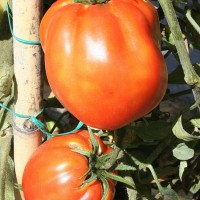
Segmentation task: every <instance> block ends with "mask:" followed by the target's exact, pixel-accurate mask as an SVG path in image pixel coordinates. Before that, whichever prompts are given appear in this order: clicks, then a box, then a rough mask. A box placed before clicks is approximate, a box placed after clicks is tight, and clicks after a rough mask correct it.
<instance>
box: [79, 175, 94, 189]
mask: <svg viewBox="0 0 200 200" xmlns="http://www.w3.org/2000/svg"><path fill="white" fill-rule="evenodd" d="M94 180H97V175H96V174H93V175H91V176H90V178H88V179H86V180H85V181H84V182H83V183H82V184H81V186H80V187H81V188H82V187H84V186H85V185H87V184H88V183H91V182H93V181H94Z"/></svg>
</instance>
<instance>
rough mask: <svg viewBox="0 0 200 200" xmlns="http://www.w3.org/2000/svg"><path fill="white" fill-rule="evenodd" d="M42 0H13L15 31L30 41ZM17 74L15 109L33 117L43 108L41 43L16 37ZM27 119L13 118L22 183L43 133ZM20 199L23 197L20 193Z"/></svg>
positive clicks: (35, 31)
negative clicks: (22, 40) (26, 166)
mask: <svg viewBox="0 0 200 200" xmlns="http://www.w3.org/2000/svg"><path fill="white" fill-rule="evenodd" d="M42 2H43V1H41V0H31V1H26V0H17V1H16V0H13V1H12V5H13V32H14V34H15V36H17V37H19V38H22V39H24V40H28V41H38V40H39V24H40V20H41V17H42V4H43V3H42ZM13 46H14V74H15V80H16V94H15V112H16V113H21V114H24V115H31V116H34V115H36V114H38V113H39V111H40V110H41V109H42V99H43V95H42V86H43V84H42V83H43V79H42V63H43V56H42V50H41V46H40V45H30V44H23V43H21V42H18V41H17V40H16V39H15V40H14V44H13ZM27 122H28V121H27V119H22V118H20V117H14V118H13V127H14V160H15V172H16V179H17V183H18V184H21V183H22V176H23V170H24V167H25V165H26V163H27V161H28V159H29V157H30V156H31V154H32V153H33V151H34V150H35V149H36V148H37V147H38V146H39V145H40V143H41V139H42V134H41V132H40V131H38V130H37V129H36V127H35V126H34V125H33V124H31V123H27ZM20 195H21V197H20V198H19V199H24V197H23V194H22V192H21V194H20Z"/></svg>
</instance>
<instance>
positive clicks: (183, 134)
mask: <svg viewBox="0 0 200 200" xmlns="http://www.w3.org/2000/svg"><path fill="white" fill-rule="evenodd" d="M172 131H173V133H174V135H175V136H176V137H177V138H179V139H181V140H184V141H187V142H189V141H193V140H196V139H200V136H195V135H191V134H189V133H188V132H187V131H185V130H184V128H183V125H182V116H180V117H179V118H178V120H177V122H176V123H175V125H174V126H173V128H172Z"/></svg>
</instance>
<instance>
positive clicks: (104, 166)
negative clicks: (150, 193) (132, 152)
mask: <svg viewBox="0 0 200 200" xmlns="http://www.w3.org/2000/svg"><path fill="white" fill-rule="evenodd" d="M88 132H89V134H90V139H91V149H92V151H86V150H82V149H76V148H74V149H73V151H74V152H77V153H80V154H82V155H84V156H85V157H86V158H87V159H88V171H87V172H86V173H85V174H84V175H83V176H82V177H85V181H84V182H83V183H82V184H81V185H80V187H84V186H85V185H87V184H89V183H91V182H93V181H95V180H99V181H101V183H102V187H103V195H102V200H104V199H106V196H107V194H108V191H109V181H114V182H115V181H119V182H122V183H125V184H127V185H129V186H130V187H132V188H134V185H133V183H131V182H129V181H127V180H126V179H124V178H123V177H121V176H119V175H117V171H118V170H127V169H128V170H132V167H131V166H127V165H125V164H123V163H118V161H119V160H120V159H121V158H122V157H123V155H124V154H123V151H122V150H121V149H120V148H119V147H115V148H114V150H113V151H111V152H110V153H108V154H103V155H101V149H100V146H99V144H98V142H97V140H96V138H95V137H94V134H93V133H92V130H91V129H90V128H88ZM82 177H81V178H82Z"/></svg>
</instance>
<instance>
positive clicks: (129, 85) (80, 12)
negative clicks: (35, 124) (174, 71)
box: [40, 0, 168, 130]
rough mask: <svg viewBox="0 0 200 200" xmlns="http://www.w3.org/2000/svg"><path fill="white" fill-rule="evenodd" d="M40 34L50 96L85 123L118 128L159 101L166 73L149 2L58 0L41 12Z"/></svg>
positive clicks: (156, 18)
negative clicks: (82, 2) (76, 0)
mask: <svg viewBox="0 0 200 200" xmlns="http://www.w3.org/2000/svg"><path fill="white" fill-rule="evenodd" d="M40 35H41V42H42V47H43V49H44V53H45V66H46V74H47V78H48V81H49V83H50V86H51V88H52V90H53V92H54V94H55V95H56V97H57V98H58V100H59V101H60V102H61V103H62V104H63V106H64V107H66V108H67V109H68V110H69V111H70V112H71V113H72V114H73V115H74V116H75V117H77V118H78V119H79V120H80V121H82V122H84V123H85V124H87V125H89V126H92V127H95V128H100V129H106V130H113V129H117V128H120V127H122V126H124V125H126V124H128V123H130V122H132V121H134V120H136V119H138V118H141V117H142V116H144V115H146V114H147V113H149V112H150V111H151V110H152V109H154V108H155V107H156V106H157V105H158V104H159V103H160V101H161V100H162V98H163V96H164V94H165V91H166V87H167V76H168V75H167V68H166V63H165V60H164V58H163V56H162V53H161V51H160V28H159V19H158V15H157V11H156V9H155V8H154V7H153V5H152V4H151V3H150V1H148V0H146V1H144V0H110V1H108V2H106V3H104V4H95V5H88V4H87V5H86V4H81V3H73V2H72V1H70V0H60V1H57V2H56V3H54V4H53V5H52V7H50V9H49V10H48V11H47V13H46V14H45V16H44V18H43V20H42V23H41V27H40Z"/></svg>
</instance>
